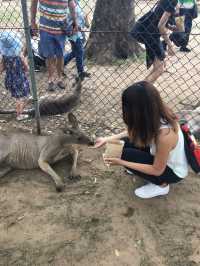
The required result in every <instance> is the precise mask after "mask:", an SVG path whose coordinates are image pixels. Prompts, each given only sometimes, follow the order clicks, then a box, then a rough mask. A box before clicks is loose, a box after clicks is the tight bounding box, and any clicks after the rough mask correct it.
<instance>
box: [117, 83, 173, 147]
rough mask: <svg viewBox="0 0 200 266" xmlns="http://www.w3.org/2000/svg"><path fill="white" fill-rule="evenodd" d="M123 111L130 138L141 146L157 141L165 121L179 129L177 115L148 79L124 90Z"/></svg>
mask: <svg viewBox="0 0 200 266" xmlns="http://www.w3.org/2000/svg"><path fill="white" fill-rule="evenodd" d="M122 112H123V120H124V123H125V124H126V126H127V128H128V133H129V138H130V140H131V141H132V142H134V143H135V144H136V145H139V146H148V145H149V144H150V143H152V141H156V140H157V137H158V135H159V129H160V126H161V124H163V123H166V124H167V123H169V124H170V125H171V126H172V128H173V130H174V131H175V132H177V130H178V128H177V122H176V116H175V115H174V114H173V112H172V111H171V110H170V109H169V108H168V107H167V106H166V105H165V104H164V103H163V101H162V99H161V96H160V94H159V92H158V91H157V89H156V88H155V87H154V86H153V85H152V84H151V83H149V82H147V81H141V82H137V83H134V84H133V85H132V86H130V87H128V88H127V89H126V90H125V91H124V92H123V94H122Z"/></svg>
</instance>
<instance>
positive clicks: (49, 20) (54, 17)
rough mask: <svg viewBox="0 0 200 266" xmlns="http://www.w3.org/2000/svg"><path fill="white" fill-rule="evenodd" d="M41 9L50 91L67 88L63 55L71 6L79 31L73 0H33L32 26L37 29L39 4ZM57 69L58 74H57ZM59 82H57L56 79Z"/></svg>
mask: <svg viewBox="0 0 200 266" xmlns="http://www.w3.org/2000/svg"><path fill="white" fill-rule="evenodd" d="M38 3H39V10H40V26H39V30H40V41H41V43H40V52H41V54H42V56H43V57H45V58H46V65H47V69H48V82H49V85H48V91H54V90H55V89H56V88H59V89H65V85H64V83H63V81H62V73H63V67H64V64H63V55H64V48H65V39H66V36H65V33H64V26H65V21H66V18H67V8H68V5H69V6H70V10H71V12H72V19H73V23H74V31H77V23H76V16H75V11H74V7H73V5H72V4H71V3H72V0H56V1H54V0H32V1H31V27H32V30H33V31H34V30H37V28H38V27H37V24H36V14H37V5H38ZM56 70H57V76H55V73H56ZM56 79H57V82H56V84H55V81H56Z"/></svg>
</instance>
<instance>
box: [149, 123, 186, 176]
mask: <svg viewBox="0 0 200 266" xmlns="http://www.w3.org/2000/svg"><path fill="white" fill-rule="evenodd" d="M163 128H171V125H169V124H165V125H161V127H160V129H163ZM150 152H151V154H152V155H155V154H156V145H155V143H153V144H151V145H150ZM167 166H169V167H170V168H171V169H172V171H173V172H174V173H175V174H176V175H177V176H178V177H180V178H184V177H186V176H187V175H188V162H187V159H186V155H185V149H184V137H183V133H182V131H181V129H180V127H179V129H178V141H177V144H176V147H175V148H174V149H173V150H171V151H170V153H169V158H168V160H167Z"/></svg>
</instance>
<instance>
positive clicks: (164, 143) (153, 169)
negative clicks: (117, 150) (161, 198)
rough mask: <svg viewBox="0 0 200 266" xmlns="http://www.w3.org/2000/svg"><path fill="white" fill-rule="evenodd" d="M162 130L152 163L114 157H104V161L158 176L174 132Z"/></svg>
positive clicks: (171, 145)
mask: <svg viewBox="0 0 200 266" xmlns="http://www.w3.org/2000/svg"><path fill="white" fill-rule="evenodd" d="M162 131H163V132H162V133H161V135H160V137H159V138H158V142H157V145H156V154H155V157H154V162H153V164H152V165H150V164H142V163H133V162H128V161H124V160H121V159H116V158H105V162H106V163H108V164H110V165H114V164H115V165H116V164H118V165H121V166H124V167H127V168H130V169H133V170H136V171H139V172H142V173H144V174H147V175H154V176H160V175H161V174H162V173H163V172H164V170H165V168H166V165H167V160H168V157H169V153H170V151H171V150H172V148H173V147H174V140H175V137H174V133H172V132H170V133H168V134H166V129H163V130H162ZM170 131H171V130H170Z"/></svg>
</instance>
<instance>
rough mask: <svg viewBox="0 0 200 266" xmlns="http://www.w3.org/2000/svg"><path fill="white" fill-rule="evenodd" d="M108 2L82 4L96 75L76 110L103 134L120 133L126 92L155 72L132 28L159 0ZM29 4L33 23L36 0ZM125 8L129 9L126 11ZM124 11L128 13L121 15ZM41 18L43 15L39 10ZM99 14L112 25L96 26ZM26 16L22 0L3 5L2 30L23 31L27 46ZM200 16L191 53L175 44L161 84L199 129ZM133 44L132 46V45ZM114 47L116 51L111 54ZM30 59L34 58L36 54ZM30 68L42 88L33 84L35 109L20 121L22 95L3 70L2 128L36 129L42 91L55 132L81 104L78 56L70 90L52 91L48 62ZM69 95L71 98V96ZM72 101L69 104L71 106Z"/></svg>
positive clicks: (45, 127)
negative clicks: (13, 88) (16, 94)
mask: <svg viewBox="0 0 200 266" xmlns="http://www.w3.org/2000/svg"><path fill="white" fill-rule="evenodd" d="M46 2H47V1H46ZM108 2H109V4H108V3H107V2H106V1H102V0H81V1H80V6H81V8H82V10H83V12H84V14H85V15H87V17H88V20H89V28H88V29H86V28H85V39H86V44H85V47H86V48H85V50H86V51H87V52H86V55H87V56H86V57H85V60H84V63H85V69H84V71H85V72H88V73H90V75H91V76H90V77H86V78H84V81H83V82H82V90H81V100H80V103H79V99H78V101H77V102H78V105H77V106H76V107H73V108H74V111H75V113H76V116H77V118H78V120H79V121H80V122H81V125H82V127H83V128H85V129H86V130H88V131H90V133H96V134H97V135H98V134H101V133H102V132H104V133H106V132H110V131H112V132H117V131H118V130H120V128H121V127H123V123H122V120H121V92H122V91H123V90H124V89H125V88H126V87H127V86H128V85H130V84H132V83H133V82H136V81H139V80H142V79H144V77H145V76H146V75H147V73H148V71H149V70H147V69H146V66H145V50H144V47H143V46H142V45H140V46H138V44H137V43H135V42H134V41H133V40H132V39H131V38H130V36H129V34H128V31H129V30H130V28H131V25H133V22H134V20H137V19H138V18H139V17H141V16H142V15H143V14H145V13H146V12H148V11H149V10H150V9H151V8H152V7H153V6H154V5H155V3H156V2H155V1H154V0H151V1H149V0H139V1H132V0H129V1H128V0H126V1H124V4H121V2H123V1H119V3H118V5H117V4H116V3H117V2H116V1H115V0H113V1H108ZM21 3H22V4H23V3H24V4H25V1H21ZM26 3H27V10H28V16H29V21H30V4H31V1H27V2H26ZM125 4H126V6H125ZM116 5H117V6H118V7H117V8H116ZM123 9H125V12H124V11H123ZM121 12H122V15H121V16H120V13H121ZM123 12H124V15H123ZM99 14H100V16H99ZM37 16H39V11H38V12H37ZM98 16H99V19H100V18H101V19H102V21H104V23H103V24H102V25H108V26H107V27H106V28H95V25H97V24H98V23H97V22H98ZM123 16H124V17H125V18H124V22H125V25H124V27H121V26H120V25H118V24H119V23H117V20H118V18H119V17H120V19H122V17H123ZM23 19H24V18H23V13H22V6H21V5H20V1H18V0H2V3H1V6H0V31H1V33H2V32H3V31H8V30H11V31H12V32H15V33H17V32H18V33H20V34H21V40H22V41H23V43H24V46H27V45H28V43H27V38H29V37H30V35H29V34H26V35H27V36H26V37H27V38H25V32H26V31H25V29H26V30H27V29H28V25H24V20H23ZM199 20H200V16H199V17H197V18H196V19H194V20H193V21H192V22H193V25H192V32H191V34H190V40H189V47H190V49H191V51H190V52H189V51H188V52H186V51H185V52H184V51H180V50H179V48H175V49H176V54H175V56H173V57H169V58H167V60H166V66H165V72H164V73H163V74H162V76H161V77H159V79H158V80H157V81H156V83H155V85H156V87H157V88H158V89H159V91H160V92H161V95H162V97H163V99H164V100H165V102H166V103H167V104H169V106H170V107H172V108H173V109H174V110H175V111H176V112H181V113H184V115H186V117H187V119H188V120H189V121H190V123H191V125H192V128H193V129H194V130H196V129H198V122H199V120H200V119H199V112H200V110H199V109H200V108H199V109H198V107H199V105H200V104H199V94H200V92H199V80H200V75H199V70H200V52H199V45H200V34H199V33H200V29H199V26H198V25H199ZM29 25H30V23H29ZM110 25H111V26H110ZM95 29H96V30H95ZM91 30H92V33H91ZM26 33H27V32H26ZM118 40H119V41H118ZM120 40H123V45H121V46H120V47H116V46H117V43H120ZM95 42H96V43H95ZM130 43H131V49H130V47H129V44H130ZM94 46H95V49H94ZM32 48H33V44H32ZM65 50H66V53H69V52H70V50H71V44H70V42H69V41H66V45H65ZM91 50H92V52H91ZM110 50H113V51H114V52H113V54H111V55H110ZM127 50H131V53H132V54H130V53H129V54H128V55H127V53H126V51H127ZM94 53H96V55H97V53H99V55H97V60H96V56H93V55H94ZM111 57H113V58H111ZM101 59H102V60H101ZM103 59H104V60H103ZM28 60H29V61H31V60H30V55H29V56H28ZM95 60H96V61H95ZM29 66H30V68H31V69H30V73H32V74H33V77H32V78H31V80H30V77H31V76H30V74H29V77H28V78H29V80H30V84H32V85H34V84H33V80H34V78H35V80H36V88H37V91H36V93H34V88H32V89H33V90H32V93H30V95H29V99H28V101H27V102H26V106H25V108H24V110H27V109H28V110H29V118H28V119H25V120H23V121H18V120H16V112H15V104H16V97H11V93H10V91H9V90H7V89H6V84H5V83H6V82H5V78H6V77H5V76H6V74H5V72H2V73H3V74H1V77H0V97H1V108H0V109H1V110H0V111H1V113H2V114H0V127H2V128H5V129H9V128H10V127H13V126H15V127H22V128H25V129H30V130H31V129H34V128H35V127H36V126H35V122H34V121H35V120H34V114H35V113H34V110H35V108H36V107H37V95H38V100H39V101H40V102H41V103H42V106H43V105H44V106H43V107H44V108H43V110H40V111H41V112H42V113H41V117H40V120H39V121H40V123H41V129H42V131H53V130H54V129H55V128H58V127H60V126H63V125H64V124H65V123H66V113H65V112H66V111H68V110H69V109H70V108H71V106H74V105H76V104H77V102H75V103H74V104H73V103H72V102H69V101H74V97H73V96H75V101H76V100H77V97H78V96H77V95H78V93H79V92H77V91H76V82H77V68H76V61H75V60H74V59H73V60H71V61H70V62H69V63H68V64H67V65H66V66H65V68H64V73H63V78H62V79H63V83H64V85H65V89H59V88H56V89H55V90H54V91H49V90H48V73H47V70H46V66H42V67H41V68H40V69H34V65H31V64H30V65H29ZM33 87H34V86H33ZM69 96H70V97H71V98H67V97H69ZM65 100H66V102H65ZM68 105H69V108H68V107H66V106H68ZM63 106H65V107H63ZM54 108H55V109H56V111H55V112H54V111H52V110H53V109H54ZM40 109H41V107H40ZM44 113H46V115H44ZM30 114H31V115H30ZM48 114H49V115H48ZM52 114H54V115H52ZM38 119H39V117H38ZM37 126H39V124H37Z"/></svg>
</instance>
